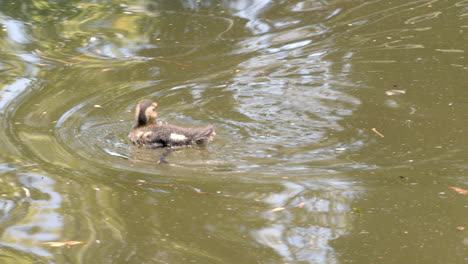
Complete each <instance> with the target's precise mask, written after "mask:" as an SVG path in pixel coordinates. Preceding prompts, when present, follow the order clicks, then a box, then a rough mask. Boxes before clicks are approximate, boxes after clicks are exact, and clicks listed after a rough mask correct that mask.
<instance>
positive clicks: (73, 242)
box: [42, 241, 85, 248]
mask: <svg viewBox="0 0 468 264" xmlns="http://www.w3.org/2000/svg"><path fill="white" fill-rule="evenodd" d="M84 243H85V242H83V241H65V242H44V243H42V244H44V245H48V246H51V247H63V246H66V247H67V248H70V247H71V246H74V245H78V244H84Z"/></svg>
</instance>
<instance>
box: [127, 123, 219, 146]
mask: <svg viewBox="0 0 468 264" xmlns="http://www.w3.org/2000/svg"><path fill="white" fill-rule="evenodd" d="M215 135H216V133H215V131H214V127H213V126H212V125H208V126H205V127H194V128H186V127H179V126H175V125H151V126H145V127H141V128H135V129H134V130H132V131H131V132H130V134H129V135H128V137H129V139H130V141H132V143H133V144H135V145H145V146H148V147H153V148H158V147H172V146H188V145H195V144H204V143H207V142H209V141H211V140H212V139H213V138H214V136H215Z"/></svg>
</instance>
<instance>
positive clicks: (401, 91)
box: [385, 90, 406, 96]
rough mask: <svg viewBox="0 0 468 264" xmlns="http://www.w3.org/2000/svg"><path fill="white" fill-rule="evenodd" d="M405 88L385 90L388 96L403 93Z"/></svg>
mask: <svg viewBox="0 0 468 264" xmlns="http://www.w3.org/2000/svg"><path fill="white" fill-rule="evenodd" d="M405 93H406V91H405V90H388V91H386V92H385V94H387V95H388V96H392V95H401V94H405Z"/></svg>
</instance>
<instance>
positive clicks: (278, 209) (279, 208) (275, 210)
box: [271, 207, 286, 212]
mask: <svg viewBox="0 0 468 264" xmlns="http://www.w3.org/2000/svg"><path fill="white" fill-rule="evenodd" d="M284 209H286V208H284V207H276V208H274V209H272V210H271V211H272V212H278V211H282V210H284Z"/></svg>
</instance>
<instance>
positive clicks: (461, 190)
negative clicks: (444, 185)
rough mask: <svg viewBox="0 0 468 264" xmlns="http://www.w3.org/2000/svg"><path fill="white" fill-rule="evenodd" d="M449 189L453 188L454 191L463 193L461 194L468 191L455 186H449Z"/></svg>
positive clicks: (465, 193)
mask: <svg viewBox="0 0 468 264" xmlns="http://www.w3.org/2000/svg"><path fill="white" fill-rule="evenodd" d="M450 189H453V190H454V191H456V192H457V193H459V194H463V195H467V194H468V191H467V190H463V189H461V188H457V187H453V186H451V187H450Z"/></svg>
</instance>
